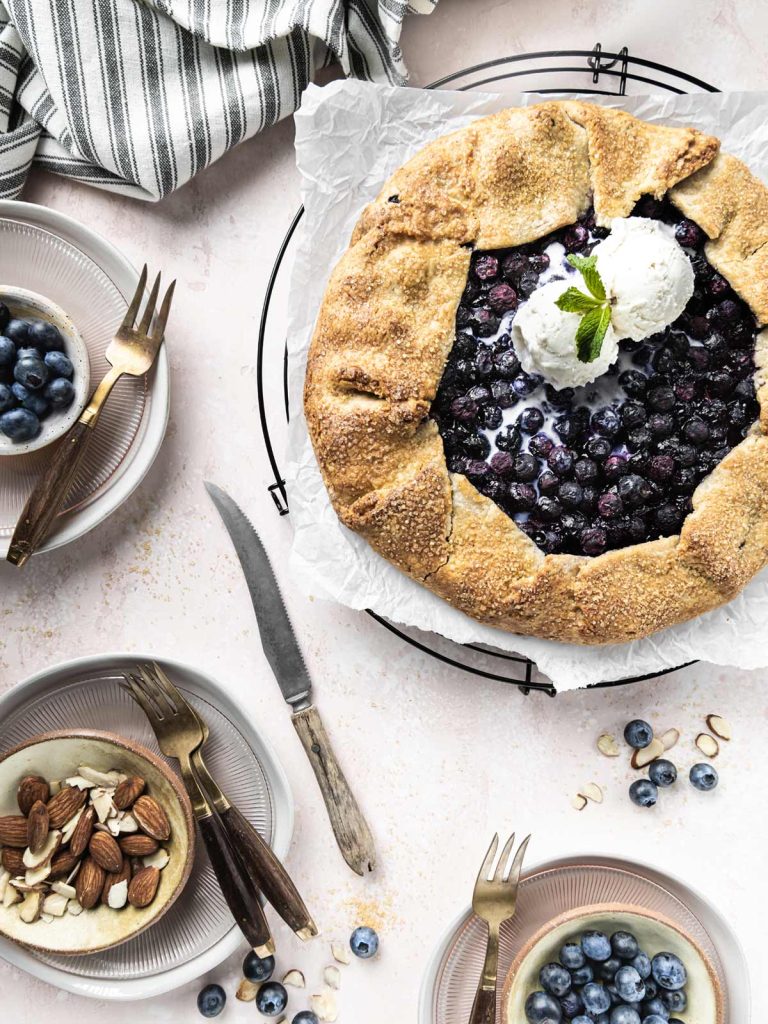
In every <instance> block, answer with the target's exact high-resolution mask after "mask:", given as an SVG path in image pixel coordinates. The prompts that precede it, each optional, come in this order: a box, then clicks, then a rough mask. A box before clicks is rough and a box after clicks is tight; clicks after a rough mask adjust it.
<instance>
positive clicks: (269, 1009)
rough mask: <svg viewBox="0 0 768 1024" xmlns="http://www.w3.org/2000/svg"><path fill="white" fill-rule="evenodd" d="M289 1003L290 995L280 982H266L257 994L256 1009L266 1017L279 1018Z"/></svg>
mask: <svg viewBox="0 0 768 1024" xmlns="http://www.w3.org/2000/svg"><path fill="white" fill-rule="evenodd" d="M287 1003H288V993H287V992H286V990H285V986H284V985H281V984H280V982H279V981H267V982H265V983H264V984H263V985H262V986H261V988H260V989H259V991H258V992H257V993H256V1009H257V1010H258V1011H259V1013H262V1014H264V1016H265V1017H277V1015H278V1014H279V1013H282V1012H283V1010H284V1009H285V1007H286V1005H287Z"/></svg>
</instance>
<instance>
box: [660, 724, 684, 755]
mask: <svg viewBox="0 0 768 1024" xmlns="http://www.w3.org/2000/svg"><path fill="white" fill-rule="evenodd" d="M659 739H660V740H661V745H662V746H663V747H664V750H665V751H666V750H671V749H672V747H674V746H676V744H677V741H678V740H679V739H680V730H679V729H667V731H666V732H664V733H662V734H661V736H660V737H659Z"/></svg>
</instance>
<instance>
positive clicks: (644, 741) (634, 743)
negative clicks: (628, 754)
mask: <svg viewBox="0 0 768 1024" xmlns="http://www.w3.org/2000/svg"><path fill="white" fill-rule="evenodd" d="M624 739H625V740H626V741H627V743H628V744H629V745H630V747H634V748H635V750H644V749H645V748H646V747H647V746H648V744H649V743H650V742H651V740H652V739H653V729H652V728H651V727H650V725H649V724H648V723H647V722H644V721H643V720H642V718H634V719H633V720H632V721H631V722H627V724H626V725H625V726H624Z"/></svg>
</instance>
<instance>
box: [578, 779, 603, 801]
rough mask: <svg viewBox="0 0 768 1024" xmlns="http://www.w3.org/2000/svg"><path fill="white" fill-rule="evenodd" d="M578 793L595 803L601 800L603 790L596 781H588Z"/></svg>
mask: <svg viewBox="0 0 768 1024" xmlns="http://www.w3.org/2000/svg"><path fill="white" fill-rule="evenodd" d="M579 795H580V796H585V797H586V798H587V800H592V801H593V802H594V803H596V804H601V803H602V802H603V791H602V789H601V788H600V787H599V786H598V784H597V783H596V782H588V783H587V784H586V786H584V787H583V789H582V790H581V793H580V794H579Z"/></svg>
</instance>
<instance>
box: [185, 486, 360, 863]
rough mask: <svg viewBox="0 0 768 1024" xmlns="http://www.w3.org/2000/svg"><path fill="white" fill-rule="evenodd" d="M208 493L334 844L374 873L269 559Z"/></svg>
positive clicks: (214, 493) (237, 518)
mask: <svg viewBox="0 0 768 1024" xmlns="http://www.w3.org/2000/svg"><path fill="white" fill-rule="evenodd" d="M205 488H206V490H207V491H208V494H209V495H210V496H211V500H212V501H213V503H214V505H215V506H216V508H217V509H218V512H219V515H220V516H221V518H222V520H223V521H224V525H225V527H226V528H227V532H228V533H229V536H230V539H231V541H232V543H233V545H234V548H235V551H236V553H237V557H238V558H239V559H240V565H241V567H242V570H243V573H244V575H245V580H246V583H247V584H248V590H249V591H250V594H251V601H252V602H253V608H254V611H255V612H256V621H257V622H258V624H259V635H260V637H261V646H262V647H263V649H264V654H265V656H266V658H267V661H268V662H269V664H270V666H271V668H272V671H273V672H274V674H275V678H276V679H277V683H278V685H279V687H280V689H281V691H282V694H283V697H284V698H285V700H286V702H287V703H288V705H289V706H290V708H291V711H292V715H291V718H292V721H293V724H294V727H295V728H296V732H297V733H298V734H299V738H300V739H301V742H302V745H303V747H304V750H305V751H306V753H307V757H308V758H309V763H310V764H311V765H312V769H313V771H314V773H315V777H316V778H317V781H318V784H319V786H320V792H321V793H322V795H323V800H324V801H325V806H326V809H327V811H328V817H329V818H330V820H331V826H332V828H333V832H334V835H335V836H336V842H337V843H338V845H339V849H340V850H341V853H342V856H343V857H344V860H345V861H346V862H347V864H349V866H350V867H351V868H352V870H353V871H356V872H357V874H358V875H364V874H365V873H366V872H368V871H373V869H374V867H375V865H376V851H375V850H374V846H373V837H372V836H371V831H370V829H369V828H368V824H367V823H366V820H365V818H364V817H363V814H362V812H361V810H360V808H359V806H358V804H357V801H356V800H355V798H354V796H353V794H352V790H351V789H350V788H349V783H348V782H347V780H346V778H345V776H344V772H343V771H342V770H341V767H340V765H339V762H338V761H337V759H336V755H335V754H334V752H333V748H332V747H331V741H330V739H329V737H328V734H327V733H326V731H325V727H324V726H323V723H322V720H321V718H320V715H319V713H318V710H317V708H316V707H315V706H314V704H313V703H312V681H311V679H310V678H309V673H308V672H307V668H306V665H305V664H304V657H303V655H302V653H301V649H300V648H299V645H298V643H297V641H296V637H295V635H294V632H293V627H292V626H291V621H290V619H289V618H288V612H287V611H286V610H285V605H284V604H283V598H282V595H281V593H280V588H279V587H278V584H277V580H276V579H275V574H274V572H273V571H272V565H271V563H270V561H269V556H268V555H267V552H266V551H265V549H264V545H263V544H262V543H261V540H260V539H259V535H258V534H257V533H256V530H255V529H254V527H253V525H252V524H251V521H250V519H248V517H247V516H246V514H245V513H244V512H243V511H242V509H241V508H240V507H239V505H237V503H236V502H235V501H233V499H232V498H230V496H229V495H228V494H227V493H226V492H225V491H223V490H222V489H221V488H220V487H217V486H216V484H212V483H209V482H207V481H206V484H205Z"/></svg>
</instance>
